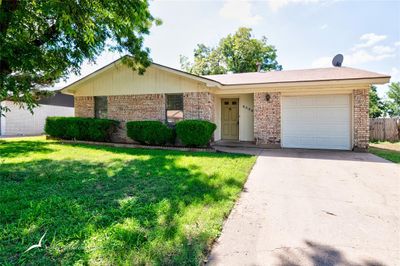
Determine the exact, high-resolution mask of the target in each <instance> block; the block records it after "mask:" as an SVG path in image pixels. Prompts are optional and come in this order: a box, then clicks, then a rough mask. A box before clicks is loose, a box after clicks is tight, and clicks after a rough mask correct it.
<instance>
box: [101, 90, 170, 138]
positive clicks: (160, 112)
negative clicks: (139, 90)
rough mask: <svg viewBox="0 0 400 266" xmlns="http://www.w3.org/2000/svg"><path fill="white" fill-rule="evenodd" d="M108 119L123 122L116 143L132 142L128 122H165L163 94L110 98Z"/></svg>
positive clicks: (115, 135) (116, 136) (116, 135)
mask: <svg viewBox="0 0 400 266" xmlns="http://www.w3.org/2000/svg"><path fill="white" fill-rule="evenodd" d="M108 118H109V119H115V120H118V121H121V123H120V126H119V128H118V130H117V132H116V133H115V134H114V136H113V139H112V140H113V141H115V142H132V140H131V139H130V138H128V137H127V135H126V122H127V121H141V120H158V121H161V122H164V121H165V97H164V95H163V94H145V95H118V96H108Z"/></svg>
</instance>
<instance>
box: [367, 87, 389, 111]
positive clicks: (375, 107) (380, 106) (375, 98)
mask: <svg viewBox="0 0 400 266" xmlns="http://www.w3.org/2000/svg"><path fill="white" fill-rule="evenodd" d="M384 112H385V104H384V102H383V101H382V99H381V98H380V97H379V95H378V93H377V88H376V86H371V89H370V91H369V117H372V118H375V117H381V116H382V115H383V114H384Z"/></svg>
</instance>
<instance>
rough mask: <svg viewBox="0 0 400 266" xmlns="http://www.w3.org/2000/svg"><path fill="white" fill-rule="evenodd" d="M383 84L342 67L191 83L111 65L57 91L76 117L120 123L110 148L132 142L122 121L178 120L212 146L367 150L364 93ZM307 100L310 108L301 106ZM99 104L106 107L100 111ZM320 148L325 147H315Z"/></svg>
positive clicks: (165, 70)
mask: <svg viewBox="0 0 400 266" xmlns="http://www.w3.org/2000/svg"><path fill="white" fill-rule="evenodd" d="M389 79H390V77H389V76H386V75H382V74H379V73H373V72H369V71H365V70H359V69H352V68H348V67H331V68H324V69H312V70H289V71H275V72H274V71H273V72H265V73H260V72H255V73H240V74H224V75H213V76H196V75H192V74H190V73H186V72H183V71H180V70H176V69H172V68H169V67H165V66H162V65H158V64H155V63H153V64H152V65H151V66H150V67H149V68H148V69H147V70H146V72H145V74H144V75H139V74H138V73H135V72H132V70H131V69H129V68H128V67H127V66H125V65H123V64H122V63H121V62H120V61H119V60H117V61H115V62H113V63H111V64H110V65H109V66H106V67H104V68H102V69H101V70H100V71H99V72H95V73H93V74H91V75H89V76H87V77H85V78H83V79H81V80H80V81H78V82H75V83H74V84H72V85H69V86H67V87H66V88H64V89H63V90H62V92H64V93H67V94H71V95H74V99H75V116H79V117H100V118H103V117H105V118H110V119H115V120H118V121H120V122H121V123H120V126H119V128H118V131H117V132H116V133H115V135H114V136H113V141H116V142H131V140H130V139H129V138H128V137H127V136H126V126H125V123H126V122H127V121H135V120H158V121H162V122H166V121H167V120H168V121H169V119H170V116H171V115H172V113H177V114H179V115H178V116H179V117H178V116H176V117H173V118H171V119H173V121H179V119H203V120H208V121H211V122H214V123H215V124H216V125H217V129H216V131H215V132H214V140H215V141H219V140H229V141H232V136H233V137H234V138H233V140H239V141H251V142H254V143H256V144H258V145H261V146H268V147H289V148H290V147H291V148H322V149H323V148H324V147H326V148H328V149H330V148H332V149H356V150H365V149H366V148H367V147H368V141H369V118H368V108H369V88H370V86H371V84H385V83H387V82H388V81H389ZM178 95H179V97H178ZM177 97H178V98H179V101H178V102H179V103H178V105H174V104H175V103H174V101H176V98H177ZM293 97H294V98H296V97H297V99H296V100H295V101H298V102H299V105H298V106H295V107H294V109H290V108H292V107H287V104H288V102H290V101H292V100H291V99H293ZM100 98H101V99H100ZM174 98H175V100H170V99H174ZM100 100H101V101H100ZM307 101H311V102H312V101H314V103H313V104H314V105H311V106H307ZM318 101H319V102H318ZM100 103H102V104H100ZM104 103H106V105H107V106H104V109H101V110H100V109H99V108H98V107H99V106H101V105H104ZM227 103H232V104H233V103H234V104H235V106H233V105H232V106H230V105H229V104H228V105H229V106H228V105H227ZM301 103H303V105H302V104H301ZM304 103H305V105H304ZM321 105H323V106H321ZM171 106H179V108H181V109H171V108H172V107H171ZM287 108H289V109H287ZM296 108H297V109H296ZM299 108H303V109H299ZM291 110H292V111H291ZM293 110H295V111H293ZM296 110H299V111H296ZM175 111H178V112H175ZM227 112H228V113H227ZM232 112H233V113H232ZM290 112H291V113H290ZM313 113H317V115H316V116H315V117H314V116H313ZM290 119H292V120H290ZM293 119H294V120H293ZM335 119H336V120H337V119H339V120H340V121H336V120H335ZM228 120H229V121H228ZM334 120H335V121H334ZM288 121H291V122H288ZM316 121H318V122H316ZM326 121H328V122H326ZM329 121H331V122H329ZM170 122H171V121H170ZM288 125H289V127H288ZM336 125H339V126H336ZM338 127H340V128H338ZM227 130H228V131H229V132H228V131H227ZM290 130H291V131H290ZM335 134H336V135H335ZM288 138H292V139H291V141H292V142H290V141H288ZM296 141H297V142H296ZM324 141H327V142H329V141H330V143H329V145H321V142H324ZM310 142H313V143H311V144H310ZM339 142H340V143H339ZM293 143H294V144H293ZM298 143H299V144H300V145H299V146H296V145H297V144H298ZM322 144H323V143H322Z"/></svg>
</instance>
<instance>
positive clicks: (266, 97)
mask: <svg viewBox="0 0 400 266" xmlns="http://www.w3.org/2000/svg"><path fill="white" fill-rule="evenodd" d="M265 100H266V101H267V102H269V100H271V95H269V94H268V93H267V94H266V95H265Z"/></svg>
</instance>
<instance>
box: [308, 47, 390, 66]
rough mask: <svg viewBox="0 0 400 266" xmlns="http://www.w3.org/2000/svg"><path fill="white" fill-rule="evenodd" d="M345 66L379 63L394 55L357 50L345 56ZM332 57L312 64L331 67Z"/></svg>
mask: <svg viewBox="0 0 400 266" xmlns="http://www.w3.org/2000/svg"><path fill="white" fill-rule="evenodd" d="M343 56H344V60H343V65H344V66H353V65H358V64H363V63H367V62H377V61H382V60H384V59H386V58H391V57H394V56H395V54H393V53H383V54H374V53H371V52H370V51H367V50H357V51H355V52H352V53H349V54H344V55H343ZM332 58H333V56H332V57H329V56H323V57H320V58H317V59H316V60H314V61H313V62H312V64H311V65H312V67H330V66H332V63H331V62H332Z"/></svg>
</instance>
